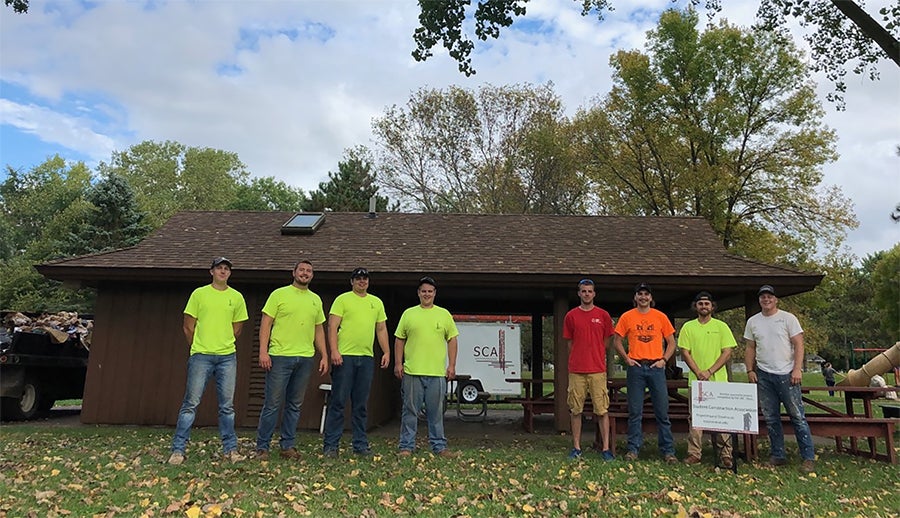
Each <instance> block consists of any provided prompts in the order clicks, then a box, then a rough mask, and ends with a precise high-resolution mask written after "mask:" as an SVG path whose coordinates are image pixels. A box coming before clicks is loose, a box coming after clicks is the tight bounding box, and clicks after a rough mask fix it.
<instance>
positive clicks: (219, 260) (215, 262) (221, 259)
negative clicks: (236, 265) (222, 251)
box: [209, 257, 231, 270]
mask: <svg viewBox="0 0 900 518" xmlns="http://www.w3.org/2000/svg"><path fill="white" fill-rule="evenodd" d="M222 263H225V264H227V265H228V267H229V268H231V261H229V260H228V259H226V258H224V257H216V258H215V259H213V261H212V266H210V267H209V269H210V270H212V269H213V268H215V267H216V266H219V265H220V264H222Z"/></svg>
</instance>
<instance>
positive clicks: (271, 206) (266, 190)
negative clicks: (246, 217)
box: [227, 176, 309, 211]
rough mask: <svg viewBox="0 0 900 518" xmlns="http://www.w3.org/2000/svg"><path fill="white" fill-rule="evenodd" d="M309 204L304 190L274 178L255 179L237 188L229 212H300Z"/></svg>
mask: <svg viewBox="0 0 900 518" xmlns="http://www.w3.org/2000/svg"><path fill="white" fill-rule="evenodd" d="M308 203H309V198H308V197H307V196H306V193H304V192H303V189H300V188H298V187H292V186H290V185H288V184H286V183H284V182H283V181H281V180H276V179H275V178H274V177H271V176H266V177H262V178H259V177H254V178H251V179H250V181H249V182H245V183H242V184H240V185H238V187H237V193H236V194H235V199H234V201H232V202H231V204H230V205H229V206H228V207H227V208H228V210H278V211H292V210H293V211H299V210H302V208H303V207H304V206H306V204H308Z"/></svg>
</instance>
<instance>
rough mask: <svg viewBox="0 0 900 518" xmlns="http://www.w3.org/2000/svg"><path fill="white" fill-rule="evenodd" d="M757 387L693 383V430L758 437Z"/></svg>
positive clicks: (738, 384) (710, 382) (750, 385)
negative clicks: (745, 434)
mask: <svg viewBox="0 0 900 518" xmlns="http://www.w3.org/2000/svg"><path fill="white" fill-rule="evenodd" d="M757 415H758V413H757V403H756V385H755V384H753V383H722V382H715V381H694V382H692V383H691V423H692V426H693V427H694V428H699V429H701V430H709V431H713V432H726V433H731V432H734V433H752V434H758V433H759V419H758V418H757Z"/></svg>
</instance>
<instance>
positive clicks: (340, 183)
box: [304, 147, 398, 212]
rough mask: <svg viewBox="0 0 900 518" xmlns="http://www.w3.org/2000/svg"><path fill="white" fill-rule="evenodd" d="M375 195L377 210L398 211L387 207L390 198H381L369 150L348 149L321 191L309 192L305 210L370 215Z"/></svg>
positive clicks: (320, 186) (321, 185)
mask: <svg viewBox="0 0 900 518" xmlns="http://www.w3.org/2000/svg"><path fill="white" fill-rule="evenodd" d="M373 196H375V210H376V211H378V212H384V211H387V210H394V211H396V210H397V209H398V207H397V206H396V204H395V206H393V207H391V208H390V209H389V208H388V199H387V197H385V196H379V195H378V185H377V184H376V181H375V173H374V172H373V171H372V159H371V157H370V156H369V151H368V150H367V149H366V148H363V147H357V148H354V149H348V150H346V151H345V152H344V159H343V160H341V161H340V162H338V172H337V173H333V172H329V173H328V181H327V182H320V183H319V188H318V189H317V190H315V191H313V192H312V193H310V198H309V200H308V201H307V202H306V204H305V205H304V210H307V211H314V212H322V211H324V210H331V211H335V212H368V211H369V200H370V199H371V198H372V197H373Z"/></svg>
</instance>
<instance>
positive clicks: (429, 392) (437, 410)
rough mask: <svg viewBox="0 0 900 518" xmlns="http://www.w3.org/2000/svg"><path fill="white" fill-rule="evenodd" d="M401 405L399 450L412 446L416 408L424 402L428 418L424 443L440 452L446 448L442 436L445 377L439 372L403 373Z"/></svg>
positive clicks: (410, 449)
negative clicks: (435, 374)
mask: <svg viewBox="0 0 900 518" xmlns="http://www.w3.org/2000/svg"><path fill="white" fill-rule="evenodd" d="M400 396H401V398H402V399H403V409H402V411H401V415H400V448H399V449H400V450H401V451H402V450H407V451H412V450H413V449H414V448H415V446H416V430H417V429H418V424H419V423H418V419H419V410H420V409H421V408H422V405H423V404H424V405H425V418H426V420H427V421H428V444H429V445H430V446H431V451H433V452H434V453H440V452H442V451H444V450H446V449H447V438H446V437H445V436H444V399H445V398H446V397H447V379H446V378H444V377H443V376H415V375H412V374H404V375H403V383H401V387H400Z"/></svg>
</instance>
